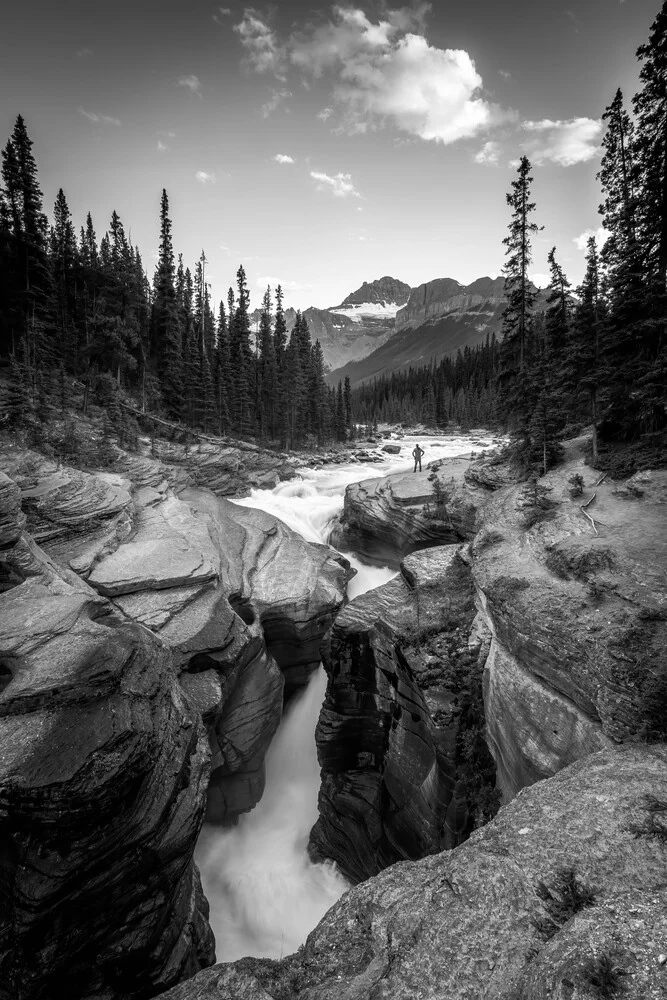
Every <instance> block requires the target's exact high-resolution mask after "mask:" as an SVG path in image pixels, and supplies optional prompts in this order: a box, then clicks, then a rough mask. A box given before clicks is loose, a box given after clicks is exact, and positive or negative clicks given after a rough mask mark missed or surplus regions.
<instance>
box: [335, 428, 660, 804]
mask: <svg viewBox="0 0 667 1000" xmlns="http://www.w3.org/2000/svg"><path fill="white" fill-rule="evenodd" d="M581 444H582V442H581V441H574V442H571V443H570V444H569V445H568V448H567V451H566V456H565V462H564V464H562V465H560V466H559V467H558V468H557V469H556V470H554V471H553V472H550V473H549V474H548V475H547V476H545V477H542V479H541V480H540V481H539V483H538V489H541V490H543V491H544V495H545V496H546V500H545V501H544V503H543V505H540V504H536V503H535V502H534V497H533V498H532V499H531V495H530V488H528V487H527V486H526V484H525V483H523V484H521V483H517V482H516V477H515V475H513V474H512V471H511V470H510V469H508V468H507V466H505V465H503V463H502V462H498V460H497V459H495V460H491V461H488V460H487V461H481V462H475V463H470V464H468V463H458V467H459V470H460V471H463V472H464V474H463V476H461V475H459V477H458V479H456V478H454V479H453V477H452V472H454V473H455V472H456V464H457V463H452V462H444V463H442V467H441V468H440V469H439V470H438V476H439V479H440V482H441V490H440V491H439V492H440V495H441V498H442V495H443V493H444V497H445V499H444V504H443V503H442V502H441V503H440V511H441V517H440V520H439V522H437V523H439V524H445V525H446V524H453V525H456V527H457V531H458V533H459V537H461V536H463V537H467V538H470V539H474V541H473V544H472V547H471V549H470V550H469V556H467V557H466V558H469V561H470V565H471V568H472V574H473V579H474V582H475V587H476V591H477V605H478V608H479V611H480V613H481V615H482V617H483V620H484V622H485V625H486V627H487V628H488V629H489V630H490V633H491V636H492V639H491V645H490V652H489V656H488V659H487V663H486V669H485V698H484V700H485V710H486V718H487V738H488V742H489V745H490V747H491V749H492V752H493V755H494V757H495V759H496V763H497V768H498V787H499V789H500V790H501V792H502V795H503V797H504V800H505V801H508V800H509V799H511V798H512V796H513V795H515V794H516V793H517V792H518V790H519V789H520V788H522V787H524V786H525V785H528V784H531V783H532V782H534V781H537V780H539V779H541V778H544V777H548V776H550V775H552V774H555V773H556V772H557V771H558V770H559V769H560V768H562V767H564V766H566V765H567V764H569V763H571V762H572V761H574V760H577V759H579V758H580V757H582V756H584V755H586V754H588V753H591V752H593V751H595V750H597V749H600V748H601V747H604V746H607V745H608V744H609V743H610V742H612V741H613V742H617V741H622V740H625V739H627V738H628V737H631V736H632V735H633V734H641V733H642V732H643V731H644V730H645V728H646V725H647V721H646V713H647V711H649V709H647V704H648V703H649V701H650V698H651V697H653V696H652V695H651V691H652V690H654V689H656V686H657V688H659V686H660V684H661V683H663V684H664V664H665V662H667V616H666V615H665V605H666V604H667V546H666V545H665V542H664V530H663V521H664V503H665V495H666V494H667V474H666V473H664V472H654V473H643V474H641V477H640V478H641V480H642V481H641V482H639V481H637V482H636V483H635V482H634V481H630V483H629V485H627V486H624V487H622V488H620V489H619V488H618V487H617V486H616V485H615V484H614V483H613V482H611V481H609V480H606V479H603V481H601V482H598V480H600V478H601V477H600V476H597V475H596V474H595V473H594V472H593V471H591V470H590V469H589V468H587V467H586V466H584V464H583V459H582V456H581V452H580V447H581ZM573 475H581V476H582V477H583V480H584V483H585V484H586V488H585V491H584V494H583V496H582V497H581V499H579V498H572V497H571V496H570V489H569V479H570V478H571V477H572V476H573ZM396 478H398V480H399V481H398V491H400V490H401V489H402V485H401V478H403V479H407V480H408V482H411V481H412V480H416V481H417V482H416V483H415V486H414V490H415V491H416V490H417V489H418V480H419V474H418V473H417V474H416V475H414V476H411V475H408V476H407V477H391V476H390V477H388V478H387V480H386V481H385V480H373V481H370V482H368V483H362V484H360V485H353V486H352V487H350V488H349V490H348V495H347V497H346V504H345V509H344V513H343V517H342V524H341V527H340V529H339V539H341V538H343V539H344V538H350V539H354V543H352V542H351V544H356V546H357V547H358V548H360V549H361V551H362V552H365V553H366V554H368V555H370V556H377V555H383V556H384V558H385V559H386V560H387V561H390V559H391V556H392V552H391V545H392V540H393V538H394V537H395V538H396V541H395V548H394V550H393V556H394V559H395V560H396V559H398V558H400V556H401V555H402V554H404V553H405V551H406V549H407V550H409V549H410V548H417V547H418V546H419V545H421V544H423V539H424V535H423V524H424V514H423V509H424V508H423V506H421V507H420V505H419V503H414V504H406V505H405V506H404V507H401V506H400V504H399V503H397V502H396V501H395V499H394V492H395V491H396V489H397V484H396V483H395V481H394V480H395V479H396ZM426 481H427V482H429V481H428V479H427V480H426ZM429 485H431V486H432V483H430V484H429ZM533 492H534V489H533ZM593 495H594V499H593V506H591V507H589V508H586V509H587V511H588V512H589V513H590V514H591V515H592V516H593V517H594V520H595V521H596V523H595V530H593V526H592V525H591V522H590V521H589V520H588V519H587V518H586V517H585V516H584V514H583V513H582V510H581V509H580V505H581V504H582V503H585V502H587V501H588V500H590V499H591V498H592V497H593ZM432 504H433V499H430V500H428V501H427V506H428V505H432ZM429 520H430V519H429ZM339 544H340V540H339ZM661 678H662V680H661ZM656 711H657V709H656ZM653 725H654V728H655V726H656V725H658V724H657V723H654V724H653ZM658 728H659V725H658Z"/></svg>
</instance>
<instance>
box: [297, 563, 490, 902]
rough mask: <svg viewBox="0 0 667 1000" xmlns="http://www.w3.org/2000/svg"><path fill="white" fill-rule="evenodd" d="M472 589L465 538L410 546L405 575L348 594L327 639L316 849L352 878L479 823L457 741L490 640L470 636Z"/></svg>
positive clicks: (449, 843)
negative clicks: (416, 548) (415, 549)
mask: <svg viewBox="0 0 667 1000" xmlns="http://www.w3.org/2000/svg"><path fill="white" fill-rule="evenodd" d="M473 594H474V591H473V586H472V578H471V573H470V568H469V567H468V566H467V564H466V563H465V562H464V561H463V560H462V558H461V552H460V547H459V546H439V547H437V548H433V549H429V550H427V551H422V552H419V553H414V554H413V555H411V556H409V557H407V558H406V559H405V561H404V563H403V565H402V573H401V575H399V576H398V577H397V578H395V579H394V580H392V581H390V582H389V583H387V584H385V585H384V586H382V587H379V588H378V589H377V590H373V591H370V592H369V593H367V594H364V595H363V596H361V597H358V598H357V599H356V600H354V601H352V602H351V603H350V604H349V605H348V606H347V607H346V608H345V610H344V611H343V612H342V613H341V614H340V615H339V616H338V618H337V619H336V622H335V624H334V627H333V629H332V631H331V633H330V635H329V637H328V639H327V642H326V645H325V647H324V650H323V654H324V657H323V658H324V664H325V667H326V670H327V675H328V685H327V692H326V697H325V700H324V704H323V706H322V712H321V714H320V719H319V723H318V727H317V732H316V741H317V748H318V757H319V761H320V764H321V767H322V784H321V789H320V798H319V812H320V817H319V820H318V822H317V824H316V826H315V828H314V829H313V832H312V835H311V851H312V853H313V854H314V856H315V857H328V858H333V859H334V860H335V861H336V862H337V864H338V865H339V867H340V868H341V869H342V871H343V872H344V873H345V875H346V876H347V877H348V878H349V879H351V880H352V881H355V882H358V881H361V880H362V879H364V878H367V877H368V876H369V875H374V874H376V873H377V872H379V871H381V870H382V869H383V868H385V867H386V866H387V865H390V864H393V863H395V862H396V861H399V860H403V859H409V858H412V859H415V858H420V857H423V856H424V855H426V854H432V853H434V852H436V851H438V850H441V849H442V848H444V847H448V848H451V847H454V846H455V845H456V844H458V843H460V842H461V841H462V840H463V839H465V837H466V836H467V834H468V833H469V831H470V829H471V828H472V825H473V823H474V820H475V816H474V808H475V807H474V804H473V803H472V802H471V801H470V798H471V790H470V788H469V787H466V783H465V781H464V780H463V777H462V774H461V773H460V760H459V757H460V753H459V746H458V743H459V737H460V735H461V734H460V732H459V725H460V724H461V712H462V711H463V710H464V702H465V705H466V706H467V708H469V704H468V703H469V699H466V698H465V697H464V693H463V690H462V688H463V687H465V685H467V684H472V683H474V680H473V676H474V675H476V678H477V681H478V683H479V684H480V695H481V669H482V664H483V660H484V657H485V655H486V651H487V648H486V647H485V646H484V643H483V640H482V636H481V635H477V636H474V637H473V639H472V643H473V645H472V646H470V645H469V638H470V633H471V629H472V625H473V621H474V619H475V607H474V602H473ZM487 646H488V644H487ZM478 660H479V661H480V662H478ZM480 704H481V700H480ZM467 721H468V723H469V721H470V720H467ZM465 722H466V720H465V719H464V720H463V724H465ZM490 763H491V762H490V760H489V764H490ZM491 777H492V769H491Z"/></svg>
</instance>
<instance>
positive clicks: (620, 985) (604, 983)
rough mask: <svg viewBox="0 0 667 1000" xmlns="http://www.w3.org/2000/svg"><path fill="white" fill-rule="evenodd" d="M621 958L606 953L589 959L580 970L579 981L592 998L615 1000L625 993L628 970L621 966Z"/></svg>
mask: <svg viewBox="0 0 667 1000" xmlns="http://www.w3.org/2000/svg"><path fill="white" fill-rule="evenodd" d="M620 959H621V956H619V955H616V954H612V953H611V952H604V953H603V954H602V955H598V956H596V957H594V958H589V959H587V960H586V961H585V962H584V963H583V965H582V966H581V968H580V969H579V980H580V982H581V983H582V985H583V986H584V988H585V989H586V991H587V992H588V994H589V995H590V996H592V997H599V1000H613V998H614V997H617V996H619V994H620V993H623V992H624V991H625V984H624V982H623V977H624V976H626V975H627V972H626V970H625V969H624V968H623V967H622V966H621V965H620Z"/></svg>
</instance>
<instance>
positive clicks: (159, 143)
mask: <svg viewBox="0 0 667 1000" xmlns="http://www.w3.org/2000/svg"><path fill="white" fill-rule="evenodd" d="M157 148H158V152H159V153H164V151H165V150H167V149H169V146H167V144H166V143H165V142H163V141H162V139H158V141H157Z"/></svg>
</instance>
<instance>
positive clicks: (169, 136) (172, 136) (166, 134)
mask: <svg viewBox="0 0 667 1000" xmlns="http://www.w3.org/2000/svg"><path fill="white" fill-rule="evenodd" d="M157 134H158V135H163V136H164V137H165V138H166V139H175V138H176V133H175V132H165V131H163V130H162V129H159V130H158V132H157Z"/></svg>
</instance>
